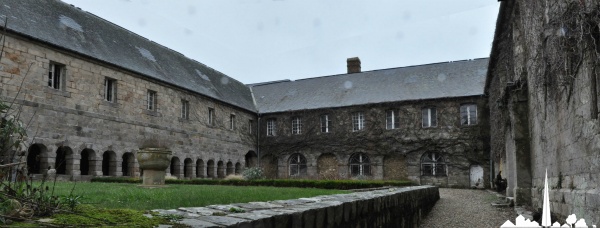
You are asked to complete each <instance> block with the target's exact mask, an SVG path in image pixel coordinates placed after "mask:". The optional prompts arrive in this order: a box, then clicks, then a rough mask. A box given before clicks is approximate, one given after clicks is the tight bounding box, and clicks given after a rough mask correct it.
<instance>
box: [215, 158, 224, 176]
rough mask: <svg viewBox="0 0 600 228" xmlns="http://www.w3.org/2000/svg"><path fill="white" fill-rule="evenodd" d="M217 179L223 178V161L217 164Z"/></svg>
mask: <svg viewBox="0 0 600 228" xmlns="http://www.w3.org/2000/svg"><path fill="white" fill-rule="evenodd" d="M217 177H218V178H224V177H225V165H224V164H223V161H219V162H217Z"/></svg>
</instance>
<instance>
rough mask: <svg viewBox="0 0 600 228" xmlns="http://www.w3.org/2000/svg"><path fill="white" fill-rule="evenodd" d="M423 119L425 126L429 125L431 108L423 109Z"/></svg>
mask: <svg viewBox="0 0 600 228" xmlns="http://www.w3.org/2000/svg"><path fill="white" fill-rule="evenodd" d="M421 121H422V123H423V124H422V126H423V127H429V126H430V125H429V109H426V108H424V109H423V110H421Z"/></svg>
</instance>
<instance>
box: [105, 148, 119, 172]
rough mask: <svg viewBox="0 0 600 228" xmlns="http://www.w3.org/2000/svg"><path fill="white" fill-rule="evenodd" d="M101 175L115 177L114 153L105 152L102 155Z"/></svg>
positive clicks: (115, 163) (115, 157)
mask: <svg viewBox="0 0 600 228" xmlns="http://www.w3.org/2000/svg"><path fill="white" fill-rule="evenodd" d="M102 175H103V176H116V175H117V154H116V153H115V152H114V151H110V150H107V151H105V152H104V153H103V154H102Z"/></svg>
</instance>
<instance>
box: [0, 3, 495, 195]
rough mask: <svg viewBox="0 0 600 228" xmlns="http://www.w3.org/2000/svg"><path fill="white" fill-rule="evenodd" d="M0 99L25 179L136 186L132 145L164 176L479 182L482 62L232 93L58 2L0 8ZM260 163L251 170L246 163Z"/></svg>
mask: <svg viewBox="0 0 600 228" xmlns="http://www.w3.org/2000/svg"><path fill="white" fill-rule="evenodd" d="M0 18H2V19H7V24H6V30H2V35H3V36H2V37H3V40H2V44H3V45H2V47H3V49H2V50H3V52H2V58H1V60H0V80H1V82H2V83H1V84H0V86H1V87H0V89H1V91H0V92H1V96H2V98H3V99H4V100H6V101H12V100H13V99H14V102H15V104H16V105H15V106H14V107H15V108H14V110H15V113H17V112H18V113H19V114H20V119H22V120H26V121H27V124H28V127H27V133H28V135H29V140H30V142H31V145H30V146H29V147H28V149H27V153H26V154H25V155H24V156H23V158H22V159H23V160H24V161H26V162H27V165H28V167H29V172H30V173H33V174H40V173H43V172H44V170H45V169H47V168H48V167H53V168H56V170H57V173H58V174H59V176H60V177H61V178H64V179H70V180H86V179H89V178H91V177H93V176H139V175H140V174H141V170H139V168H138V164H137V160H136V154H137V151H138V150H139V149H140V148H144V147H166V148H168V149H170V150H172V151H173V157H172V159H171V166H170V168H169V169H168V170H167V172H168V173H170V175H173V176H176V177H179V178H222V177H225V176H226V175H229V174H234V173H239V172H240V171H241V170H242V169H243V168H244V167H250V166H257V165H259V163H260V164H261V165H262V166H263V167H264V168H265V169H266V170H267V172H266V173H267V174H269V175H270V176H271V177H274V178H295V177H302V178H326V179H338V178H367V179H406V178H408V179H410V180H413V181H415V182H417V183H421V184H436V185H442V186H457V187H467V186H479V187H481V186H483V185H484V184H486V183H489V174H490V172H489V171H488V168H489V166H488V147H489V146H488V132H487V131H486V129H487V126H488V121H487V119H486V116H487V115H486V109H485V105H486V102H487V100H486V99H484V97H483V88H484V80H485V75H486V71H487V64H488V60H487V59H476V60H465V61H457V62H448V63H437V64H428V65H421V66H411V67H401V68H393V69H385V70H376V71H369V72H361V70H360V60H359V59H358V58H352V59H349V62H348V66H349V73H348V74H343V75H334V76H327V77H319V78H312V79H304V80H298V81H279V82H267V83H262V84H255V85H250V86H247V85H244V84H242V83H240V82H238V81H236V80H235V79H233V78H230V77H228V76H226V75H224V74H222V73H220V72H218V71H216V70H214V69H212V68H210V67H208V66H206V65H203V64H201V63H198V62H196V61H194V60H192V59H189V58H187V57H185V56H183V55H181V54H180V53H177V52H175V51H173V50H170V49H168V48H166V47H163V46H161V45H159V44H157V43H154V42H152V41H150V40H148V39H145V38H143V37H140V36H138V35H136V34H134V33H132V32H130V31H127V30H125V29H123V28H121V27H119V26H117V25H115V24H112V23H110V22H108V21H105V20H103V19H102V18H99V17H97V16H95V15H92V14H90V13H87V12H85V11H83V10H81V9H79V8H76V7H73V6H70V5H67V4H65V3H63V2H61V1H58V0H24V1H2V4H0ZM259 156H260V159H258V158H259Z"/></svg>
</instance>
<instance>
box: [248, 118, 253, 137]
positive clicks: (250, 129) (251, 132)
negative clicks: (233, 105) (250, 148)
mask: <svg viewBox="0 0 600 228" xmlns="http://www.w3.org/2000/svg"><path fill="white" fill-rule="evenodd" d="M253 125H254V120H248V133H249V134H254V131H253V128H254V127H253Z"/></svg>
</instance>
